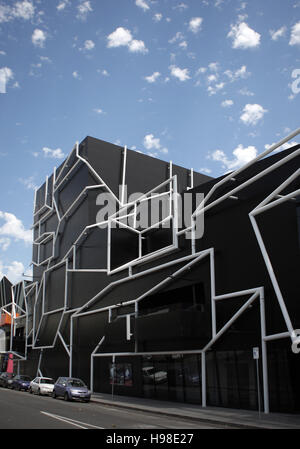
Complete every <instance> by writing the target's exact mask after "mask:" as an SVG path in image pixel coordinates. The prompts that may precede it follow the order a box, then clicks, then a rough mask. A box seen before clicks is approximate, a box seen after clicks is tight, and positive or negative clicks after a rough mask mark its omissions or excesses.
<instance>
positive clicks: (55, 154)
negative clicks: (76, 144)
mask: <svg viewBox="0 0 300 449" xmlns="http://www.w3.org/2000/svg"><path fill="white" fill-rule="evenodd" d="M42 151H43V153H44V156H45V157H48V158H52V159H63V158H64V157H65V155H64V153H63V152H62V150H61V149H60V148H57V149H56V150H51V148H47V147H44V148H43V149H42Z"/></svg>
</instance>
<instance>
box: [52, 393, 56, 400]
mask: <svg viewBox="0 0 300 449" xmlns="http://www.w3.org/2000/svg"><path fill="white" fill-rule="evenodd" d="M52 397H53V398H54V399H56V393H55V391H53V392H52Z"/></svg>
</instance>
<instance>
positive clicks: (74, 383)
mask: <svg viewBox="0 0 300 449" xmlns="http://www.w3.org/2000/svg"><path fill="white" fill-rule="evenodd" d="M68 385H70V386H71V387H85V385H84V383H83V382H82V381H81V380H79V379H72V380H69V382H68Z"/></svg>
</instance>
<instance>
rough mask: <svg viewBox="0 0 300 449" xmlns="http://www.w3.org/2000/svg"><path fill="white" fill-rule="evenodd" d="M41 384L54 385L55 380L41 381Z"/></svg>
mask: <svg viewBox="0 0 300 449" xmlns="http://www.w3.org/2000/svg"><path fill="white" fill-rule="evenodd" d="M40 383H41V384H54V380H53V379H41V380H40Z"/></svg>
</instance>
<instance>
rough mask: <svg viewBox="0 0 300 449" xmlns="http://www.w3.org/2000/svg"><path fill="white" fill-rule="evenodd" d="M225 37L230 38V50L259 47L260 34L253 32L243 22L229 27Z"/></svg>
mask: <svg viewBox="0 0 300 449" xmlns="http://www.w3.org/2000/svg"><path fill="white" fill-rule="evenodd" d="M227 37H230V38H232V48H241V49H243V50H244V49H247V48H255V47H258V46H259V45H260V34H259V33H257V32H256V31H254V30H253V29H252V28H250V27H249V25H247V23H245V22H241V23H237V24H236V25H231V30H230V31H229V33H228V34H227Z"/></svg>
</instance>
